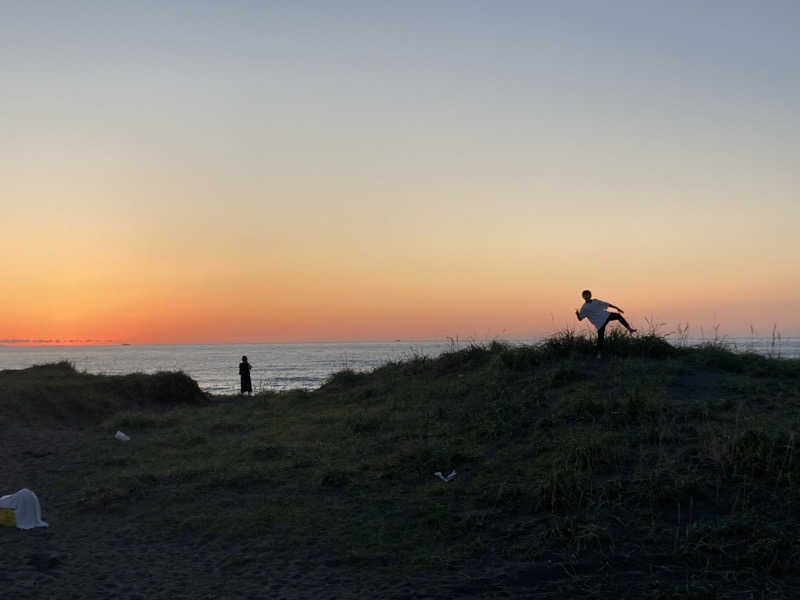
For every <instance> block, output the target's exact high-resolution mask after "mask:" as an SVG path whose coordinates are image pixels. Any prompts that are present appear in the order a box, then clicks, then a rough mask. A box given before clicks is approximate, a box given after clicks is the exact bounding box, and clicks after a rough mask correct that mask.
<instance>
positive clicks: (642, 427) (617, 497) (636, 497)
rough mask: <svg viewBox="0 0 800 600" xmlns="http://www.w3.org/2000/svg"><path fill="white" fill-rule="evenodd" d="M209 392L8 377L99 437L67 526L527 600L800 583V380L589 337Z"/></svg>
mask: <svg viewBox="0 0 800 600" xmlns="http://www.w3.org/2000/svg"><path fill="white" fill-rule="evenodd" d="M192 384H193V382H191V380H189V379H188V378H187V377H186V376H184V375H180V374H158V375H153V376H144V375H132V376H128V377H118V378H113V377H99V376H90V375H85V374H81V373H76V372H75V371H74V370H73V369H71V368H70V367H69V366H68V365H64V364H60V365H49V366H44V367H35V368H32V369H26V370H24V371H14V372H12V371H4V372H0V390H2V392H0V400H1V401H2V404H0V415H2V418H3V419H4V420H5V422H6V426H13V425H14V420H15V419H21V420H22V421H24V422H28V423H34V422H36V419H39V420H40V421H41V423H50V422H52V421H53V420H54V419H57V420H59V421H61V422H62V423H63V422H69V421H70V419H71V418H73V417H74V415H73V417H71V416H70V415H71V414H72V413H73V412H74V413H75V415H77V417H79V418H80V420H81V422H82V423H84V424H85V422H87V421H91V427H94V428H95V431H96V433H97V435H96V436H94V437H93V438H91V439H92V442H91V443H88V444H87V445H86V446H85V447H83V448H81V449H79V450H77V451H76V452H77V453H78V456H72V457H71V460H72V464H74V465H77V466H76V467H75V470H74V471H73V472H70V474H69V477H66V476H65V477H64V478H63V480H57V481H55V482H54V483H53V485H54V486H55V488H54V493H58V495H59V497H61V498H62V499H63V510H64V511H65V513H66V514H76V515H78V514H85V513H86V512H87V511H90V512H95V513H99V514H104V515H108V517H109V518H123V519H126V520H128V521H131V522H135V523H137V524H138V526H141V527H154V528H155V527H166V528H170V529H175V530H179V531H181V532H184V533H185V534H187V535H193V536H195V535H196V536H199V539H202V538H206V539H211V538H213V539H223V538H226V537H227V536H234V537H237V538H240V537H241V536H245V537H248V538H251V539H252V540H253V545H252V556H243V557H242V558H241V560H242V561H245V562H247V561H250V560H252V561H257V560H258V555H259V553H260V552H262V551H263V552H265V551H267V549H266V548H263V547H261V546H260V545H259V542H258V540H259V539H260V537H261V536H262V535H266V534H270V535H271V536H275V535H278V536H280V537H281V538H282V539H286V540H288V541H290V542H291V543H293V544H296V545H297V547H311V546H312V545H318V546H322V547H326V548H336V549H338V551H339V552H340V553H341V555H342V557H343V558H342V560H344V561H345V562H346V564H353V565H354V566H358V567H369V568H371V569H372V570H376V571H380V570H387V571H392V572H407V573H410V572H413V571H419V570H420V569H432V570H436V569H438V568H449V569H458V568H462V567H464V565H468V564H486V565H488V564H499V563H506V564H509V565H514V569H512V570H513V572H514V573H515V575H514V578H515V579H514V582H515V583H513V585H518V586H523V587H530V588H536V587H537V586H551V587H552V589H558V590H561V592H560V593H570V594H579V593H583V594H587V595H592V594H597V595H598V596H602V595H604V594H617V595H619V594H633V595H652V596H653V597H672V596H675V597H686V596H690V595H691V596H695V597H712V596H726V595H728V593H731V594H732V593H733V591H736V592H737V593H739V592H741V593H746V592H747V591H748V590H750V591H753V590H761V593H763V592H764V590H765V589H767V588H765V587H764V586H765V585H768V586H773V587H772V588H769V589H776V590H786V589H790V588H791V587H792V586H793V585H796V584H797V583H798V581H800V577H798V576H800V567H798V565H799V564H800V523H798V519H797V516H796V515H797V511H798V507H800V486H799V485H798V483H800V456H798V455H797V454H796V450H797V448H796V446H797V443H798V441H800V418H798V407H800V361H798V360H787V359H768V358H764V357H761V356H757V355H750V354H738V353H732V352H729V351H728V350H726V349H725V348H724V347H722V346H720V345H714V344H710V345H707V346H705V347H701V348H681V349H676V348H674V347H672V346H670V345H669V344H667V343H666V341H665V340H663V339H661V338H659V337H657V336H642V337H637V338H630V337H623V336H619V335H614V334H612V335H610V336H609V338H608V339H607V351H606V355H605V357H604V358H603V359H601V360H598V359H596V358H595V357H594V352H593V348H592V343H591V341H590V340H587V339H585V338H582V337H577V336H572V335H569V334H566V335H561V336H558V337H555V338H552V339H550V340H547V341H546V342H544V343H542V344H540V345H537V346H523V347H510V346H507V345H504V344H501V343H492V344H490V345H488V346H471V347H468V348H465V349H463V350H460V351H454V352H450V353H447V354H444V355H442V356H440V357H438V358H436V359H429V358H425V357H417V358H413V359H411V360H406V361H403V362H398V363H391V364H387V365H385V366H383V367H381V368H379V369H377V370H376V371H374V372H371V373H367V374H357V373H354V372H352V371H342V372H340V373H337V374H335V375H333V376H332V377H331V378H330V379H329V380H328V382H327V383H326V384H325V385H324V386H322V388H320V389H319V390H317V391H313V392H302V391H292V392H285V393H269V394H261V395H258V396H255V397H253V398H247V399H238V398H212V399H211V401H210V402H205V401H204V398H203V397H202V394H201V395H198V393H197V390H196V385H192ZM173 403H174V404H173ZM187 405H191V406H187ZM77 417H75V418H77ZM117 429H122V430H123V431H125V432H126V433H128V434H129V435H130V436H131V437H132V440H131V441H130V442H128V443H121V442H118V441H117V440H114V439H113V438H112V436H111V434H113V432H114V431H115V430H117ZM451 470H456V471H457V476H456V477H455V479H454V480H452V481H450V482H448V483H444V482H442V481H440V480H439V479H437V478H435V477H434V476H433V473H434V472H435V471H442V472H444V473H445V474H446V473H449V472H450V471H451ZM765 582H768V583H765ZM553 586H555V587H553ZM548 589H550V588H548Z"/></svg>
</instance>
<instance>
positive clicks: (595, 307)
mask: <svg viewBox="0 0 800 600" xmlns="http://www.w3.org/2000/svg"><path fill="white" fill-rule="evenodd" d="M581 296H583V306H581V308H580V310H576V311H575V316H576V317H578V321H582V320H583V319H589V321H591V322H592V325H594V326H595V327H597V358H600V353H601V352H602V350H603V341H604V340H605V336H606V325H608V324H609V323H610V322H611V321H619V322H620V323H622V325H623V327H625V329H627V330H628V333H636V330H635V329H633V328H632V327H631V326H630V325H628V322H627V321H626V320H625V317H623V316H622V313H624V312H625V311H624V310H622V309H621V308H620V307H619V306H614V305H613V304H611V303H610V302H603V301H602V300H598V299H597V298H592V292H591V291H590V290H583V292H581ZM607 308H613V309H614V310H618V311H619V312H618V313H615V312H608V311H607V310H606V309H607Z"/></svg>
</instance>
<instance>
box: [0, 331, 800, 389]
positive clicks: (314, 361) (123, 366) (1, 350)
mask: <svg viewBox="0 0 800 600" xmlns="http://www.w3.org/2000/svg"><path fill="white" fill-rule="evenodd" d="M541 339H542V338H531V339H525V340H513V341H509V342H508V343H511V344H531V343H537V342H539V341H541ZM704 341H708V340H702V339H697V338H689V339H686V340H680V341H678V342H676V341H675V340H673V343H676V344H677V345H692V344H697V343H702V342H704ZM723 341H724V343H726V344H727V345H729V346H730V347H731V348H732V349H734V350H737V351H746V352H756V353H759V354H764V355H771V356H780V357H784V358H800V338H780V339H776V340H773V339H772V338H758V337H748V338H724V340H723ZM469 343H471V342H470V341H467V342H464V341H451V340H418V341H417V340H415V341H399V340H398V341H375V342H363V341H359V342H296V343H276V344H176V345H166V344H159V345H138V344H137V345H130V346H128V345H114V346H0V370H4V369H23V368H26V367H30V366H31V365H37V364H46V363H53V362H58V361H62V360H66V361H69V362H71V363H72V364H73V365H74V366H75V368H77V369H78V370H80V371H86V372H87V373H104V374H107V375H121V374H126V373H155V372H157V371H183V372H184V373H186V374H188V375H189V376H190V377H192V378H193V379H194V380H195V381H197V383H198V384H199V386H200V388H201V389H203V390H205V391H207V392H210V393H212V394H233V393H237V392H238V391H239V370H238V367H239V361H240V360H241V357H242V356H243V355H246V356H247V358H248V361H249V362H250V364H252V366H253V368H252V371H251V377H252V380H253V390H254V391H256V392H258V391H262V390H287V389H292V388H303V389H314V388H316V387H319V386H320V385H321V384H322V383H324V382H325V380H326V379H327V378H328V377H329V376H330V375H331V374H332V373H335V372H337V371H341V370H343V369H352V370H354V371H369V370H371V369H374V368H376V367H379V366H381V365H383V364H386V363H387V362H390V361H397V360H403V359H406V358H410V357H412V356H415V355H423V356H428V357H431V358H433V357H436V356H438V355H439V354H441V353H442V352H446V351H449V350H453V349H459V348H463V347H465V346H466V345H468V344H469ZM478 343H481V342H478Z"/></svg>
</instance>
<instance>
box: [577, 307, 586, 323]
mask: <svg viewBox="0 0 800 600" xmlns="http://www.w3.org/2000/svg"><path fill="white" fill-rule="evenodd" d="M575 316H576V317H578V321H583V320H584V319H585V318H586V317H584V316H582V315H581V313H579V312H578V311H577V310H576V311H575Z"/></svg>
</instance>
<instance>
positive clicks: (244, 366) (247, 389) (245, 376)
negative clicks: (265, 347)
mask: <svg viewBox="0 0 800 600" xmlns="http://www.w3.org/2000/svg"><path fill="white" fill-rule="evenodd" d="M239 377H240V379H241V380H242V394H244V393H248V394H252V393H253V384H252V382H251V381H250V363H249V362H247V357H246V356H243V357H242V362H240V363H239Z"/></svg>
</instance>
